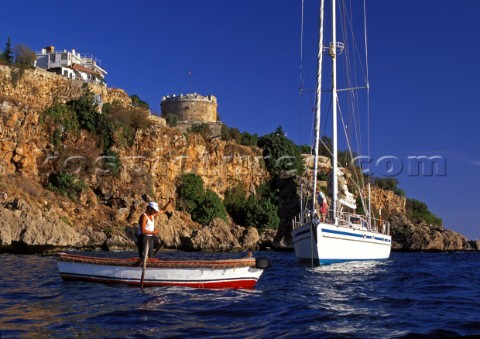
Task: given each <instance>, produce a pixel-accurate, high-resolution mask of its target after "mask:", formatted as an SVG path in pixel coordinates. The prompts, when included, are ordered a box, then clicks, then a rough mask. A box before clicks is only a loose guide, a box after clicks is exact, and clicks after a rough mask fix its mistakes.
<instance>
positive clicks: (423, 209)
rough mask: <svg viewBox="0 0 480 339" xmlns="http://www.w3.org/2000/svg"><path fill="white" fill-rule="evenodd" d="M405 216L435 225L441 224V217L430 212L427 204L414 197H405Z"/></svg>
mask: <svg viewBox="0 0 480 339" xmlns="http://www.w3.org/2000/svg"><path fill="white" fill-rule="evenodd" d="M407 217H408V218H409V219H410V220H412V221H413V222H421V221H425V222H427V223H428V224H431V225H435V226H441V225H442V219H441V218H439V217H437V216H436V215H434V214H433V213H432V212H430V211H429V210H428V206H427V204H425V203H424V202H421V201H419V200H415V199H407Z"/></svg>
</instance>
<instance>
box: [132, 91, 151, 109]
mask: <svg viewBox="0 0 480 339" xmlns="http://www.w3.org/2000/svg"><path fill="white" fill-rule="evenodd" d="M130 99H132V106H133V107H141V108H144V109H147V110H150V105H149V104H148V103H147V102H146V101H143V100H142V99H140V97H139V96H138V95H136V94H132V95H131V96H130Z"/></svg>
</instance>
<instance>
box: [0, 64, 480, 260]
mask: <svg viewBox="0 0 480 339" xmlns="http://www.w3.org/2000/svg"><path fill="white" fill-rule="evenodd" d="M81 89H82V84H81V83H80V82H77V81H72V80H68V79H65V78H63V77H61V76H58V75H55V74H51V73H47V72H45V71H43V70H26V71H20V70H17V69H12V68H10V67H6V66H0V251H12V252H41V251H46V250H59V249H61V248H64V247H65V248H67V247H69V248H72V247H73V248H92V249H93V248H103V249H110V250H112V249H133V248H134V242H133V239H134V231H135V228H134V226H135V224H136V221H137V220H138V217H139V215H140V213H143V211H144V209H145V207H146V202H148V201H150V200H156V201H158V202H159V203H160V204H162V203H165V202H166V201H167V200H168V198H169V197H172V196H174V195H175V188H176V179H177V178H178V177H179V175H181V174H182V173H186V172H192V173H196V174H198V175H200V176H201V177H202V179H203V181H204V183H205V186H206V187H208V188H210V189H212V190H213V191H215V192H216V193H218V194H219V195H220V196H221V197H223V194H224V192H225V191H226V190H227V189H228V188H230V187H232V186H234V185H236V184H237V183H241V184H242V186H243V187H244V188H245V189H246V191H247V192H249V193H253V192H254V191H255V189H256V187H258V185H259V184H260V183H262V182H264V181H266V180H269V179H270V176H269V174H268V172H267V170H266V168H265V165H264V163H263V160H261V158H262V157H261V154H262V153H261V150H259V149H257V148H254V147H245V146H240V145H237V144H236V143H235V142H233V141H232V142H225V141H222V140H218V139H213V140H204V139H203V138H202V137H201V136H200V135H195V134H190V135H188V134H183V133H181V132H179V131H177V130H174V129H171V128H169V127H167V126H165V121H164V120H163V119H161V118H158V117H154V116H151V120H152V123H151V125H150V127H148V128H145V129H142V130H139V131H138V132H137V133H136V134H135V140H134V143H133V146H132V147H125V146H117V147H115V149H114V150H115V152H117V153H118V154H119V156H120V159H121V167H120V169H119V171H118V173H116V174H112V171H111V168H110V167H109V163H108V161H106V160H105V159H103V158H102V157H100V154H101V152H100V151H99V150H98V143H99V140H98V136H95V135H92V134H91V133H89V132H86V131H82V132H81V133H80V134H79V135H78V136H77V137H76V138H75V140H69V141H67V142H65V143H63V144H62V145H60V146H54V145H52V143H51V135H50V132H49V131H48V129H47V128H45V124H44V123H43V122H42V119H41V117H42V114H43V112H44V111H45V110H46V109H47V108H49V107H51V106H52V105H53V104H54V103H55V102H62V103H64V102H67V101H69V100H72V99H76V98H78V97H79V96H80V95H81V94H82V90H81ZM90 89H91V90H92V91H93V92H94V93H96V94H98V95H99V96H101V99H102V102H103V103H112V102H114V101H115V102H117V103H120V104H121V105H124V106H129V105H131V100H130V98H129V96H128V95H127V94H126V93H125V92H124V91H123V90H120V89H111V88H105V87H102V86H91V87H90ZM307 163H308V161H307ZM59 166H63V167H66V168H67V167H68V169H69V170H70V171H73V172H75V173H76V174H78V175H79V176H81V178H82V179H83V180H84V181H85V182H86V183H87V184H88V189H87V190H85V191H84V192H83V193H82V194H81V196H80V197H79V199H78V200H76V201H72V200H70V199H68V198H66V197H64V196H62V195H59V194H57V193H54V192H53V191H51V190H48V189H46V183H47V179H48V177H49V176H50V175H51V174H52V172H54V171H55V170H56V169H58V168H59ZM307 167H308V166H307ZM321 168H322V170H323V172H324V174H328V173H329V171H330V170H331V166H330V163H329V160H328V159H326V158H325V159H322V161H321ZM348 180H349V174H348V173H347V172H346V173H345V176H344V177H343V178H342V187H344V189H348V188H347V186H348ZM275 181H276V182H275V186H276V187H278V189H279V197H278V199H279V204H280V206H279V216H280V219H281V224H280V227H279V229H278V231H267V232H264V233H263V234H259V233H258V231H257V229H256V228H253V227H244V226H238V225H235V224H234V223H233V222H231V221H228V222H225V221H223V220H220V219H215V220H213V221H212V222H211V223H210V224H209V225H206V226H202V225H200V224H197V223H195V222H193V221H192V220H191V219H190V216H189V215H187V214H185V213H182V212H178V211H175V212H174V213H173V215H171V216H170V218H167V217H166V216H162V217H161V218H160V220H158V222H159V223H160V224H161V227H160V229H161V233H160V238H161V240H162V245H163V247H165V248H171V249H184V250H191V251H225V250H242V249H255V248H259V247H261V248H291V243H290V229H291V219H292V218H293V216H295V215H296V214H297V213H298V210H299V183H300V182H305V179H304V178H298V177H291V176H285V177H282V176H280V177H277V178H275ZM321 184H322V185H323V186H324V187H327V185H328V183H327V182H322V183H321ZM305 185H307V184H306V182H305ZM305 187H306V186H305ZM344 194H347V193H345V192H344ZM371 201H372V205H373V206H374V209H375V210H377V211H378V210H379V209H380V208H381V209H382V214H383V215H385V218H388V220H390V221H391V222H392V223H393V227H392V232H393V240H394V248H395V249H399V250H454V249H470V248H472V246H470V245H471V244H469V243H468V241H467V239H465V237H463V236H462V235H460V234H458V233H455V232H452V231H449V230H447V229H444V228H443V227H433V226H431V225H427V224H422V223H417V224H414V223H412V222H411V221H409V220H408V218H407V217H406V209H405V208H406V207H405V199H404V198H402V197H398V196H396V195H394V194H393V193H392V192H390V191H383V190H377V189H374V190H373V191H372V200H371ZM475 244H476V243H473V245H475Z"/></svg>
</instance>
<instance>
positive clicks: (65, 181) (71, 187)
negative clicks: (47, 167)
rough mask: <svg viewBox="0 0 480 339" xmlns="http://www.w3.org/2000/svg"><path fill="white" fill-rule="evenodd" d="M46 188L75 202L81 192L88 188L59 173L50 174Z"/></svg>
mask: <svg viewBox="0 0 480 339" xmlns="http://www.w3.org/2000/svg"><path fill="white" fill-rule="evenodd" d="M47 187H48V188H49V189H50V190H52V191H55V192H58V193H60V194H62V195H64V196H66V197H68V198H69V199H71V200H74V201H76V200H78V198H79V197H80V195H81V194H82V192H83V190H85V189H87V188H88V185H87V184H86V183H85V182H83V181H82V180H80V179H78V178H77V177H75V176H73V175H70V174H68V173H66V172H63V171H60V172H59V173H52V174H50V176H49V177H48V184H47Z"/></svg>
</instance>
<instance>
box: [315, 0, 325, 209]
mask: <svg viewBox="0 0 480 339" xmlns="http://www.w3.org/2000/svg"><path fill="white" fill-rule="evenodd" d="M323 19H324V0H321V1H320V32H319V36H318V57H317V62H318V64H317V91H316V100H315V153H314V158H313V160H314V163H313V199H312V200H313V204H312V210H314V209H315V206H316V204H315V202H316V201H317V171H318V146H319V143H320V106H321V105H320V103H321V98H322V62H323ZM317 212H318V213H320V211H317Z"/></svg>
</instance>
